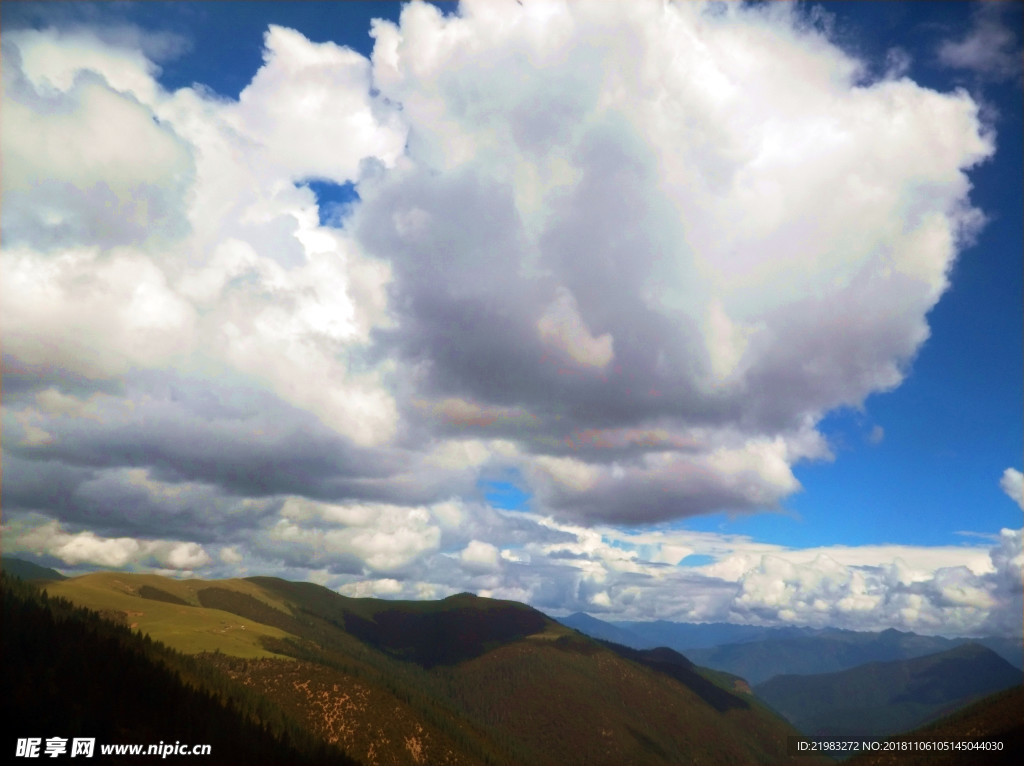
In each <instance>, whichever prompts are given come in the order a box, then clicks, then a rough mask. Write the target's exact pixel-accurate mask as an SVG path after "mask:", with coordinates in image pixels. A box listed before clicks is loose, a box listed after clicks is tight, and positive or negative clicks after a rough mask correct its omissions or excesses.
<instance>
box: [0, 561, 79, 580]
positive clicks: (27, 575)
mask: <svg viewBox="0 0 1024 766" xmlns="http://www.w3.org/2000/svg"><path fill="white" fill-rule="evenodd" d="M0 566H2V567H3V571H4V573H5V574H7V575H10V576H11V577H17V578H19V579H21V580H66V579H67V578H66V577H65V576H64V575H62V574H61V573H60V572H58V571H57V570H56V569H50V568H49V567H41V566H39V565H38V564H33V563H32V562H31V561H25V560H23V559H17V558H14V557H13V556H4V557H2V558H0Z"/></svg>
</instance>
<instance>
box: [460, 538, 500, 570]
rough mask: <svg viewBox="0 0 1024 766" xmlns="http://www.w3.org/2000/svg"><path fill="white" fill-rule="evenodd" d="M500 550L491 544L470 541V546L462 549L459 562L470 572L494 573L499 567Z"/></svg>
mask: <svg viewBox="0 0 1024 766" xmlns="http://www.w3.org/2000/svg"><path fill="white" fill-rule="evenodd" d="M499 560H500V558H499V555H498V549H497V548H496V547H495V546H493V545H491V544H490V543H484V542H481V541H480V540H470V541H469V545H467V546H466V547H465V548H463V549H462V552H461V553H460V554H459V561H460V562H461V563H462V566H463V567H465V568H466V570H467V571H469V572H474V573H480V572H493V571H495V570H497V569H498V566H499Z"/></svg>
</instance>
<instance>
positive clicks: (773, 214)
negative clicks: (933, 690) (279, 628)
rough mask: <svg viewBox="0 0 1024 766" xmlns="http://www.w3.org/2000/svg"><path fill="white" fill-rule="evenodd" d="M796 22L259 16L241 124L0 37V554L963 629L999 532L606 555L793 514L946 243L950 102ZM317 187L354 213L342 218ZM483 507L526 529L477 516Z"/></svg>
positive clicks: (969, 107) (965, 160)
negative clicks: (512, 508) (324, 208)
mask: <svg viewBox="0 0 1024 766" xmlns="http://www.w3.org/2000/svg"><path fill="white" fill-rule="evenodd" d="M801 14H802V12H801V11H800V9H798V8H796V7H795V6H790V5H788V4H787V5H782V4H780V5H774V4H772V5H769V6H767V7H747V6H741V5H733V4H726V5H724V6H718V5H715V6H712V5H708V6H703V5H698V4H690V3H681V4H677V5H668V6H663V5H660V4H654V3H651V4H641V3H629V4H619V3H616V4H609V3H593V4H589V3H572V4H566V3H544V4H539V3H538V4H534V3H526V4H524V5H522V6H521V5H519V4H516V3H508V4H496V3H492V2H470V3H465V4H463V5H462V6H461V7H460V11H459V13H457V14H449V15H444V14H442V13H441V12H439V11H438V10H437V9H436V8H434V7H433V6H429V5H426V4H422V3H412V4H410V5H408V6H406V7H405V8H404V10H403V11H402V15H401V19H400V22H399V23H398V24H397V25H395V24H390V23H386V22H376V23H375V25H374V27H373V30H372V34H373V36H374V37H375V48H374V53H373V56H372V59H366V58H365V57H363V56H361V55H360V54H358V53H356V52H355V51H353V50H351V49H348V48H345V47H342V46H339V45H336V44H334V43H314V42H311V41H310V40H308V39H306V38H305V37H304V36H303V35H301V34H300V33H298V32H296V31H294V30H290V29H286V28H283V27H279V26H270V27H269V28H268V30H267V31H266V35H265V38H264V57H263V64H262V66H261V67H260V68H259V69H258V70H257V71H255V72H253V73H252V80H251V82H250V83H249V85H248V86H247V87H246V88H245V89H243V90H242V92H241V94H240V96H239V99H238V100H237V101H231V100H223V99H221V98H219V97H216V96H214V95H213V94H212V93H210V92H208V91H206V90H204V89H203V88H201V87H193V88H182V89H180V90H178V91H175V92H173V93H170V92H167V91H165V90H163V89H162V88H161V86H160V85H159V83H158V81H157V79H156V76H157V73H158V71H159V70H158V68H157V66H156V64H155V63H154V62H153V61H152V60H151V58H148V57H147V53H146V47H145V46H141V44H140V43H139V40H142V39H144V38H145V39H150V38H146V37H145V35H142V34H141V33H140V34H139V35H134V36H133V35H132V34H119V35H117V36H115V37H111V36H110V35H105V36H104V35H100V34H98V33H92V32H90V31H89V30H88V29H86V28H81V27H76V28H75V29H74V30H73V32H61V31H58V30H56V29H45V30H38V31H30V30H15V31H11V32H5V34H4V36H3V77H4V109H3V110H2V120H3V123H2V125H0V128H2V130H0V141H2V145H0V150H2V156H3V163H4V173H3V195H4V205H3V209H2V215H3V218H2V227H3V248H4V252H3V257H4V267H3V271H4V279H3V280H2V281H0V300H2V301H3V305H4V330H3V332H4V344H3V353H4V359H3V364H4V387H5V392H4V393H5V397H4V401H3V420H4V422H3V426H4V431H5V437H6V438H5V442H4V460H5V463H6V467H7V472H6V474H7V475H6V476H5V481H4V484H3V504H4V510H5V512H6V517H5V522H6V523H7V524H8V525H9V526H8V527H7V528H6V529H7V531H6V532H5V535H6V537H5V547H7V548H8V549H9V550H26V551H34V552H36V553H39V554H45V555H47V556H50V557H52V560H53V561H54V562H62V563H63V564H64V565H67V566H72V567H74V566H80V565H81V566H85V565H100V566H141V567H160V568H167V569H177V570H181V571H196V570H198V571H201V572H206V573H222V574H230V573H238V572H240V571H244V570H245V567H246V566H255V564H256V563H257V562H258V563H259V564H260V566H261V567H262V570H263V571H264V572H266V571H279V572H281V573H290V574H293V575H295V576H299V577H311V578H314V579H318V580H319V581H323V582H329V583H331V584H332V585H333V586H338V587H344V588H346V589H347V591H346V592H350V593H360V594H362V593H376V594H386V595H416V596H420V597H421V596H424V595H431V594H434V595H444V594H446V593H448V592H454V591H456V590H466V589H472V590H475V591H477V592H481V593H489V594H493V595H500V596H503V597H508V598H520V599H522V600H528V601H530V602H531V603H534V604H535V605H538V606H541V607H544V608H550V609H573V608H581V609H582V608H587V609H596V610H601V609H608V610H612V609H614V610H617V611H619V612H621V613H624V614H632V615H635V616H644V617H665V618H675V619H683V618H688V619H737V620H740V621H752V622H758V621H766V622H770V621H773V620H775V621H783V622H787V621H790V622H791V621H803V622H807V623H808V624H817V623H818V622H821V621H828V620H832V621H837V622H839V623H842V624H844V625H847V624H848V625H850V626H854V625H855V624H857V621H858V620H860V621H861V623H862V624H865V625H866V624H872V625H874V624H882V623H883V622H885V620H890V621H894V622H892V624H898V625H901V626H905V627H913V626H914V625H921V626H923V627H925V628H930V627H933V626H935V625H939V624H941V616H942V615H946V616H947V617H948V612H947V611H943V610H947V609H952V608H954V607H953V606H950V605H951V604H954V603H960V602H958V601H957V598H960V600H961V601H963V600H965V599H966V600H967V601H970V602H971V603H974V604H975V605H976V606H977V608H976V610H975V611H974V612H970V613H967V612H964V613H963V614H962V615H961V616H960V617H957V618H956V619H957V620H959V622H957V623H956V624H958V625H960V624H962V625H963V626H964V628H963V629H965V630H967V629H974V628H975V627H977V626H980V625H983V624H987V623H985V621H986V620H989V619H990V617H991V615H995V614H997V613H998V612H999V610H1000V609H1002V608H1003V605H1004V604H1005V603H1006V602H1005V600H1004V599H1003V596H1002V595H1001V594H1003V591H1002V590H999V588H1002V587H1003V586H1002V585H994V584H992V583H996V581H997V580H998V582H999V583H1003V582H1004V579H1005V578H1004V579H998V578H1000V577H1003V575H1001V574H999V573H1005V572H1008V571H1010V570H1012V567H1013V566H1014V564H1013V562H1014V561H1017V564H1016V566H1017V570H1018V574H1019V546H1020V541H1019V535H1018V537H1017V538H1013V539H1011V538H1006V540H1004V541H1003V543H1001V545H1002V546H1003V547H1001V548H999V550H1000V551H1002V552H1001V553H998V554H996V553H992V554H991V556H989V554H988V553H984V552H983V553H984V556H983V558H985V559H986V560H988V559H989V558H990V559H991V562H992V563H991V564H990V565H986V566H987V567H988V568H983V569H984V571H983V570H982V569H977V571H976V570H975V569H970V568H968V569H967V570H963V571H962V567H963V566H966V565H964V564H962V563H960V559H959V558H957V556H956V555H953V554H950V556H951V558H950V561H955V562H957V563H950V564H948V566H947V564H946V563H935V565H934V566H931V567H930V568H927V569H926V570H925V573H924V574H922V575H920V576H921V577H924V578H925V580H921V579H913V580H906V579H905V578H904V579H901V578H900V577H899V576H896V575H892V576H890V575H889V574H885V572H888V570H885V567H886V566H895V564H893V563H892V561H893V560H887V561H886V562H875V563H871V564H867V563H863V562H860V563H836V562H837V561H838V560H837V559H834V558H821V559H819V560H816V562H804V561H796V560H790V559H785V558H783V559H782V560H783V561H784V562H786V563H784V564H780V563H779V562H778V561H776V560H775V559H772V558H770V556H771V555H775V554H774V553H765V555H764V557H762V558H759V559H757V560H753V559H750V560H748V559H742V561H743V566H742V567H740V566H739V564H737V563H736V562H737V561H739V559H730V556H734V555H740V554H739V552H738V549H737V546H738V547H739V548H742V549H743V551H744V552H743V555H747V553H749V550H750V546H751V545H752V543H750V541H747V540H729V539H726V538H714V537H713V538H708V539H707V540H704V542H703V543H702V544H701V545H695V544H694V543H693V540H694V539H697V538H699V536H696V537H695V538H692V539H691V538H687V537H685V536H683V537H679V538H673V539H671V540H669V539H668V538H665V539H660V538H658V539H656V541H655V542H652V543H650V544H646V543H645V544H643V545H641V544H640V543H638V542H636V540H632V542H630V541H625V540H624V539H620V540H618V543H617V544H619V545H622V546H625V547H618V548H617V547H616V544H613V543H612V542H609V541H610V540H612V538H613V537H615V535H616V534H619V533H614V532H613V531H611V530H612V528H611V527H606V526H604V525H607V524H623V525H649V524H659V523H662V522H669V521H674V520H679V519H685V518H687V517H692V516H696V515H700V514H706V513H710V512H715V511H720V510H726V511H730V512H756V511H759V510H765V509H773V508H777V507H779V506H780V504H781V503H782V502H783V501H784V500H785V499H786V498H787V497H789V496H790V495H792V494H793V493H795V492H798V491H799V490H800V484H799V482H798V481H797V479H796V477H795V475H794V473H793V468H794V466H796V465H797V464H799V463H800V462H802V461H811V460H830V459H832V458H833V455H832V450H831V448H830V445H829V444H828V442H827V440H826V439H825V438H824V436H822V434H821V433H820V432H819V429H818V425H819V423H820V421H821V419H822V418H823V417H824V416H825V415H826V414H827V413H828V412H830V411H832V410H834V409H836V408H839V407H846V406H853V407H856V406H859V405H860V404H861V403H862V402H863V401H864V399H865V398H866V397H867V396H869V395H871V394H872V393H876V392H880V391H886V390H890V389H892V388H894V387H896V386H898V385H899V384H900V383H901V381H902V380H903V378H904V376H905V375H906V373H907V370H908V368H909V365H910V364H911V362H912V361H913V359H914V357H915V354H916V353H917V352H918V350H919V349H920V347H921V345H922V344H923V343H924V341H925V340H926V339H927V337H928V333H929V330H928V324H927V314H928V312H929V311H930V310H931V308H932V307H933V306H934V305H935V304H936V302H937V301H938V300H939V298H940V296H941V295H942V294H943V292H944V291H945V290H946V288H947V286H948V275H949V271H950V269H951V267H952V265H953V263H954V262H955V259H956V256H957V253H958V251H959V250H960V249H961V248H962V247H963V246H964V245H965V244H966V243H967V242H969V241H970V240H971V237H972V236H973V235H974V234H975V233H976V232H977V231H978V229H979V227H980V226H981V225H983V222H984V216H983V215H982V213H981V212H980V211H978V210H977V209H975V208H974V207H973V206H972V204H971V201H970V190H971V186H970V182H969V179H968V176H967V173H968V171H969V170H971V169H972V168H974V167H976V166H977V165H978V164H980V163H982V162H984V161H985V160H986V159H988V158H989V157H991V156H992V154H993V152H994V136H993V134H992V133H991V131H990V130H989V129H988V128H987V127H986V126H985V125H984V124H983V122H982V121H981V119H980V117H979V107H978V104H977V103H976V102H975V101H974V100H972V98H971V97H969V96H968V95H967V94H965V93H962V92H954V93H939V92H936V91H932V90H928V89H926V88H923V87H921V86H918V85H917V84H915V83H913V82H911V81H910V80H908V79H905V78H903V76H902V75H903V72H902V70H900V68H898V67H897V68H893V69H891V71H890V74H889V75H886V76H885V77H883V78H882V79H879V80H869V79H868V78H867V76H866V74H865V73H866V72H867V71H869V68H868V67H867V66H866V65H865V64H863V63H862V62H859V61H857V60H855V59H854V58H852V57H851V56H850V55H849V54H847V53H844V52H843V51H842V50H841V49H839V48H838V47H837V46H836V45H834V44H833V43H832V42H830V40H829V39H828V37H827V36H826V34H825V33H823V32H822V31H820V30H819V29H817V28H815V27H814V26H813V25H812V24H810V23H809V22H807V21H806V20H805V19H804V18H803V16H802V15H801ZM150 47H151V46H150ZM114 125H116V126H117V130H116V131H115V130H111V126H114ZM312 180H322V181H329V182H333V183H337V184H348V183H350V184H353V186H354V189H355V190H356V192H357V193H358V197H359V199H358V200H357V201H355V202H354V203H353V204H352V205H351V206H350V207H349V208H348V210H347V212H346V213H345V215H344V217H343V218H341V219H340V221H338V222H337V223H338V225H337V226H323V225H321V223H320V220H321V218H320V216H319V214H318V213H319V210H318V201H317V197H316V195H315V194H314V192H313V191H312V190H311V189H310V188H309V182H310V181H312ZM879 433H881V431H880V430H879ZM879 438H880V437H879ZM509 475H513V476H515V477H516V479H517V481H521V482H522V485H523V488H524V491H526V492H527V494H528V495H529V497H530V498H531V501H530V502H531V510H532V511H533V512H532V513H522V514H516V513H507V512H501V511H497V510H495V509H494V508H492V507H490V506H489V505H488V504H487V503H486V502H485V500H484V497H483V491H482V490H481V486H483V484H484V483H485V482H487V481H492V480H495V477H502V476H509ZM1016 478H1017V484H1016V486H1017V488H1018V489H1017V490H1016V491H1017V496H1018V497H1019V483H1020V482H1019V474H1017V475H1016ZM1012 481H1013V477H1012V476H1011V477H1010V479H1005V478H1004V487H1005V486H1007V485H1006V484H1005V482H1010V483H1011V484H1012ZM1008 491H1010V490H1008ZM598 529H601V530H604V531H600V532H599V531H596V530H598ZM1011 537H1012V536H1011ZM654 539H655V538H652V540H654ZM644 545H646V547H643V546H644ZM730 546H733V547H732V548H730ZM1014 546H1016V548H1014ZM1004 549H1005V550H1004ZM1015 550H1016V551H1017V553H1014V551H1015ZM629 551H632V553H630V552H629ZM776 553H779V552H778V551H776ZM783 553H784V554H786V555H789V554H790V553H792V552H786V551H782V552H781V553H780V555H782V554H783ZM690 554H697V555H710V556H712V558H713V559H714V560H715V563H714V564H713V565H710V566H714V567H718V569H714V570H711V569H709V570H707V571H703V570H702V569H700V568H693V567H686V566H679V562H680V561H682V560H683V559H684V558H685V556H687V555H690ZM974 554H977V551H975V552H974ZM974 554H972V555H974ZM1015 556H1016V558H1015ZM943 561H944V562H945V559H944V560H943ZM730 562H732V563H730ZM1007 562H1009V563H1007ZM957 567H961V569H958V568H957ZM740 569H742V571H739V570H740ZM947 569H948V570H949V571H950V572H952V573H951V574H950V573H946V574H941V575H940V574H939V573H941V572H945V571H946V570H947ZM727 570H728V572H729V573H730V574H728V575H726V574H725V572H726V571H727ZM883 570H885V571H883ZM990 570H991V571H990ZM965 571H966V572H969V574H965ZM815 573H817V574H815ZM915 577H916V575H915ZM972 578H973V579H972ZM978 578H981V579H978ZM984 578H990V579H984ZM991 578H996V579H991ZM778 581H782V582H792V583H795V585H793V586H792V587H789V586H787V587H788V589H786V588H783V590H782V591H779V592H777V593H776V591H774V590H772V589H773V588H774V587H775V586H774V585H772V584H771V583H774V582H778ZM925 581H927V582H929V583H932V585H929V586H928V587H925V586H924V585H921V583H922V582H925ZM928 588H931V589H930V590H929V589H928ZM958 588H959V590H957V589H958ZM680 589H682V590H685V591H686V593H687V594H688V595H685V596H682V595H679V594H678V593H679V591H680ZM901 589H902V590H901ZM915 589H916V590H915ZM897 592H898V593H901V594H904V595H905V598H904V601H900V602H898V603H897V602H896V601H887V600H886V598H888V596H887V595H886V594H894V593H897ZM955 593H960V594H961V596H959V597H955ZM673 594H676V595H673ZM772 594H774V595H772ZM794 594H795V595H794ZM951 594H953V595H951ZM911 597H913V598H911ZM893 598H895V596H893ZM901 598H903V596H901ZM822 599H824V600H825V601H826V602H828V603H833V604H834V605H845V606H835V608H832V609H831V611H829V610H822V609H821V608H819V607H818V606H817V603H818V601H820V600H822ZM915 599H916V600H915ZM972 599H973V600H972ZM915 605H916V606H915ZM957 608H959V607H957ZM914 609H918V611H917V612H914V611H913V610H914ZM837 610H838V611H837ZM957 614H960V613H959V612H958V613H957ZM991 619H995V618H994V617H993V618H991ZM935 620H939V622H935ZM972 626H973V627H972Z"/></svg>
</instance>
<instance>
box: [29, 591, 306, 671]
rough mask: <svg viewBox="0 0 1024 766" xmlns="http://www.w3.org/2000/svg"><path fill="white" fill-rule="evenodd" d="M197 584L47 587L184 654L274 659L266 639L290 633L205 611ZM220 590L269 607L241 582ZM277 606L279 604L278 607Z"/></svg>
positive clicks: (261, 596) (264, 597)
mask: <svg viewBox="0 0 1024 766" xmlns="http://www.w3.org/2000/svg"><path fill="white" fill-rule="evenodd" d="M205 585H206V584H205V583H203V582H202V581H200V580H172V579H170V578H167V577H160V576H158V575H140V574H122V573H114V572H95V573H93V574H87V575H82V576H81V577H74V578H71V579H68V580H63V581H61V582H59V583H48V584H47V585H46V590H47V592H48V593H49V594H50V595H51V596H55V597H58V598H66V599H68V600H69V601H72V602H74V603H75V604H78V605H80V606H84V607H88V608H89V609H94V610H96V611H97V612H99V613H100V614H102V615H104V616H106V617H107V618H108V619H112V620H115V621H121V622H123V623H124V624H126V625H128V626H129V627H131V628H133V629H138V630H141V631H142V632H143V633H145V634H147V635H149V636H150V637H151V638H153V639H155V640H157V641H162V642H163V643H165V644H167V645H168V646H170V647H173V648H174V649H177V650H178V651H180V652H184V653H186V654H196V653H199V652H214V651H220V652H223V653H224V654H230V655H232V656H235V657H273V656H275V655H274V653H273V652H270V651H268V650H267V649H265V648H264V646H263V643H262V642H263V640H264V639H266V638H277V639H282V638H286V637H287V636H288V633H286V632H285V631H283V630H281V629H280V628H277V627H274V626H273V625H268V624H266V623H264V622H258V621H255V620H251V619H247V618H245V617H240V616H239V615H238V614H235V613H232V612H228V611H224V610H221V609H217V608H210V607H206V606H203V604H202V600H201V599H200V595H199V593H200V591H201V590H202V589H203V588H204V586H205ZM219 586H220V587H222V588H224V589H230V590H231V591H232V592H236V593H239V594H240V595H247V596H249V597H250V598H253V599H254V600H259V599H262V600H261V601H260V603H264V604H266V605H267V606H268V607H270V606H271V605H272V604H273V603H274V601H273V600H272V598H271V597H269V596H268V595H267V594H265V593H263V592H262V591H261V590H260V589H259V588H256V587H255V586H253V584H252V583H249V582H246V581H245V580H224V581H222V582H221V583H219ZM278 605H280V604H278Z"/></svg>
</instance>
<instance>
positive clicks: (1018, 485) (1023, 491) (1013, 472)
mask: <svg viewBox="0 0 1024 766" xmlns="http://www.w3.org/2000/svg"><path fill="white" fill-rule="evenodd" d="M999 486H1000V487H1001V488H1002V490H1003V492H1005V493H1006V494H1007V495H1008V496H1009V497H1010V499H1011V500H1013V502H1015V503H1016V504H1017V505H1019V506H1020V507H1021V508H1022V509H1024V476H1022V475H1021V472H1020V471H1018V470H1017V469H1016V468H1007V469H1006V470H1005V471H1003V477H1002V478H1001V479H1000V480H999Z"/></svg>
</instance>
